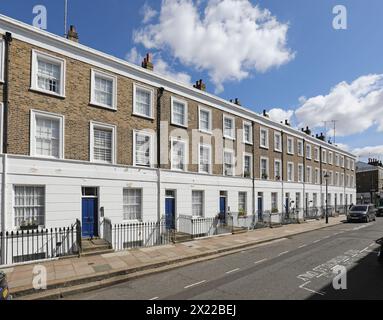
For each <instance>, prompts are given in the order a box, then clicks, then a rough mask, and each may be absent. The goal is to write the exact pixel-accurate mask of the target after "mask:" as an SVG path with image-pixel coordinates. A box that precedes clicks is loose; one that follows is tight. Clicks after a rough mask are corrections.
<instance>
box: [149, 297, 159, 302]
mask: <svg viewBox="0 0 383 320" xmlns="http://www.w3.org/2000/svg"><path fill="white" fill-rule="evenodd" d="M158 299H159V297H154V298H151V299H149V301H152V300H158Z"/></svg>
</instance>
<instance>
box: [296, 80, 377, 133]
mask: <svg viewBox="0 0 383 320" xmlns="http://www.w3.org/2000/svg"><path fill="white" fill-rule="evenodd" d="M301 101H302V105H301V106H300V107H299V108H298V109H297V110H296V111H295V115H296V118H297V120H298V122H300V124H299V126H304V125H308V126H310V127H312V128H319V127H323V126H324V124H323V121H331V120H337V121H338V122H337V126H336V130H337V136H348V135H352V134H357V133H362V132H364V131H366V130H367V129H369V128H371V127H372V126H374V125H377V126H378V131H381V132H383V74H371V75H366V76H362V77H360V78H358V79H356V80H355V81H353V82H352V83H351V84H349V83H347V82H341V83H339V84H337V85H336V86H335V87H334V88H332V89H331V91H330V92H329V93H328V94H327V95H319V96H316V97H312V98H309V99H307V100H301ZM330 132H331V131H329V133H330Z"/></svg>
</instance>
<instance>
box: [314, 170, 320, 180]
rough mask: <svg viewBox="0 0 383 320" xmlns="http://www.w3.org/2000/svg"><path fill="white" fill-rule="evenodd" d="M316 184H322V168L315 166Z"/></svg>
mask: <svg viewBox="0 0 383 320" xmlns="http://www.w3.org/2000/svg"><path fill="white" fill-rule="evenodd" d="M314 183H315V184H320V169H319V168H315V181H314Z"/></svg>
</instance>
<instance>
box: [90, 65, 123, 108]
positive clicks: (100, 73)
mask: <svg viewBox="0 0 383 320" xmlns="http://www.w3.org/2000/svg"><path fill="white" fill-rule="evenodd" d="M96 76H98V77H100V78H103V79H106V80H109V81H112V83H113V84H112V85H113V91H112V105H111V106H109V105H107V104H103V103H100V102H97V101H96V94H95V85H96ZM90 104H91V105H94V106H98V107H102V108H106V109H111V110H117V77H116V76H114V75H111V74H109V73H106V72H104V71H100V70H96V69H92V70H91V91H90Z"/></svg>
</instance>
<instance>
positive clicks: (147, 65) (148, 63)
mask: <svg viewBox="0 0 383 320" xmlns="http://www.w3.org/2000/svg"><path fill="white" fill-rule="evenodd" d="M142 67H143V68H144V69H147V70H150V71H153V70H154V65H153V62H152V55H151V54H150V53H147V54H146V56H145V58H144V60H143V61H142Z"/></svg>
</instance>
